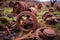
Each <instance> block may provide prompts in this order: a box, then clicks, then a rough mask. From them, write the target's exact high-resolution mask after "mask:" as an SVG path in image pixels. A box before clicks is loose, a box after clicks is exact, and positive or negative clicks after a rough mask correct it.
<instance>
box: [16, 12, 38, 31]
mask: <svg viewBox="0 0 60 40" xmlns="http://www.w3.org/2000/svg"><path fill="white" fill-rule="evenodd" d="M23 17H25V19H24V18H23ZM16 23H17V27H19V28H20V29H21V30H22V31H31V30H34V29H36V27H37V23H38V22H37V18H36V16H35V15H34V14H33V13H32V12H29V11H23V12H21V13H20V14H19V15H18V16H17V19H16Z"/></svg>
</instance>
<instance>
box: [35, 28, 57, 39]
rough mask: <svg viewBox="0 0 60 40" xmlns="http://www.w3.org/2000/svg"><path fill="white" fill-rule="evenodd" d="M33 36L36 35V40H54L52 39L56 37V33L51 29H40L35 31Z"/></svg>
mask: <svg viewBox="0 0 60 40" xmlns="http://www.w3.org/2000/svg"><path fill="white" fill-rule="evenodd" d="M35 35H36V39H38V40H45V38H46V40H47V39H49V38H51V39H52V38H53V39H54V37H55V36H56V33H55V31H54V30H53V29H52V28H48V27H41V28H38V29H37V30H36V32H35ZM48 37H49V38H48ZM51 39H49V40H51Z"/></svg>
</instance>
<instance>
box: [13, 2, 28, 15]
mask: <svg viewBox="0 0 60 40" xmlns="http://www.w3.org/2000/svg"><path fill="white" fill-rule="evenodd" d="M28 8H29V6H28V5H27V4H26V3H25V2H16V3H15V4H14V6H13V12H14V14H15V15H18V14H19V13H20V12H22V11H27V9H28Z"/></svg>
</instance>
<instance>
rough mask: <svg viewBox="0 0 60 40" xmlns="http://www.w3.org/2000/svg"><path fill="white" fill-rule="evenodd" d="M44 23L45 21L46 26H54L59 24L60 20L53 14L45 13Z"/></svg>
mask: <svg viewBox="0 0 60 40" xmlns="http://www.w3.org/2000/svg"><path fill="white" fill-rule="evenodd" d="M42 18H43V19H44V21H46V22H47V23H48V24H55V23H57V22H60V19H59V18H57V17H56V16H55V15H54V14H53V13H51V12H46V13H45V14H44V15H43V17H42Z"/></svg>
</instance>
